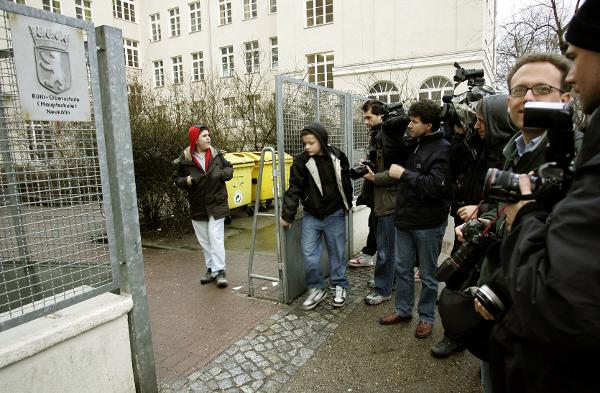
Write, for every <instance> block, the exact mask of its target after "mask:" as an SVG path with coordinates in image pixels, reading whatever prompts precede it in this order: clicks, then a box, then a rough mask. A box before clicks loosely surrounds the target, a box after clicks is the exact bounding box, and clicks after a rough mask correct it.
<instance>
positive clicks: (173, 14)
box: [169, 7, 181, 37]
mask: <svg viewBox="0 0 600 393" xmlns="http://www.w3.org/2000/svg"><path fill="white" fill-rule="evenodd" d="M169 22H170V23H171V30H170V34H171V37H179V36H180V35H181V20H180V19H179V7H177V8H171V9H170V10H169Z"/></svg>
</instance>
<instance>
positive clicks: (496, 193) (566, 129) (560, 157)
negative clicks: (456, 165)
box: [483, 102, 575, 203]
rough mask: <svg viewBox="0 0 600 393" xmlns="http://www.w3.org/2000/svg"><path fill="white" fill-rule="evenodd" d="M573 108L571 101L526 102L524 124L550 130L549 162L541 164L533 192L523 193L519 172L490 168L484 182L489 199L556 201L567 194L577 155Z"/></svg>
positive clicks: (502, 200)
mask: <svg viewBox="0 0 600 393" xmlns="http://www.w3.org/2000/svg"><path fill="white" fill-rule="evenodd" d="M572 117H573V108H572V106H571V105H570V104H562V103H552V102H527V103H525V110H524V118H523V126H524V127H525V128H544V129H547V133H548V145H547V146H546V152H545V155H546V157H545V161H546V162H545V163H544V164H542V165H541V166H540V167H539V168H537V169H536V170H535V171H534V172H535V176H529V180H530V181H531V190H532V193H531V194H530V195H521V191H520V189H519V174H516V173H513V172H509V171H501V170H499V169H496V168H490V169H488V172H487V175H486V177H485V181H484V186H483V196H484V199H485V200H487V201H497V202H506V203H516V202H518V201H520V200H526V199H536V200H542V201H547V202H550V203H555V202H556V201H558V200H560V199H562V197H564V195H565V193H566V191H567V190H568V189H569V187H570V185H571V180H572V176H573V168H572V162H573V158H574V157H575V144H574V131H573V124H572Z"/></svg>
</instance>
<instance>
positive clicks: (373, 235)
mask: <svg viewBox="0 0 600 393" xmlns="http://www.w3.org/2000/svg"><path fill="white" fill-rule="evenodd" d="M361 251H362V252H363V253H365V254H367V255H371V256H373V255H375V253H376V252H377V218H376V217H375V213H373V208H371V213H370V214H369V234H368V235H367V244H366V245H365V246H364V247H363V249H362V250H361Z"/></svg>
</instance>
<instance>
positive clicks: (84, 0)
mask: <svg viewBox="0 0 600 393" xmlns="http://www.w3.org/2000/svg"><path fill="white" fill-rule="evenodd" d="M75 16H76V17H77V19H83V20H86V21H88V22H91V21H92V0H75Z"/></svg>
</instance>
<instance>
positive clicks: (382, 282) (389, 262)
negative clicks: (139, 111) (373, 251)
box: [373, 214, 394, 296]
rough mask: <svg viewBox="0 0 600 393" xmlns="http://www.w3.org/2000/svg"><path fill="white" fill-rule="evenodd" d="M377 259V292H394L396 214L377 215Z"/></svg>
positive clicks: (385, 294) (375, 275) (375, 273)
mask: <svg viewBox="0 0 600 393" xmlns="http://www.w3.org/2000/svg"><path fill="white" fill-rule="evenodd" d="M376 233H377V261H376V262H375V272H374V274H373V275H374V278H375V292H376V293H378V294H379V295H382V296H389V295H390V294H391V293H392V284H393V282H394V215H393V214H390V215H388V216H383V217H377V232H376Z"/></svg>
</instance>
